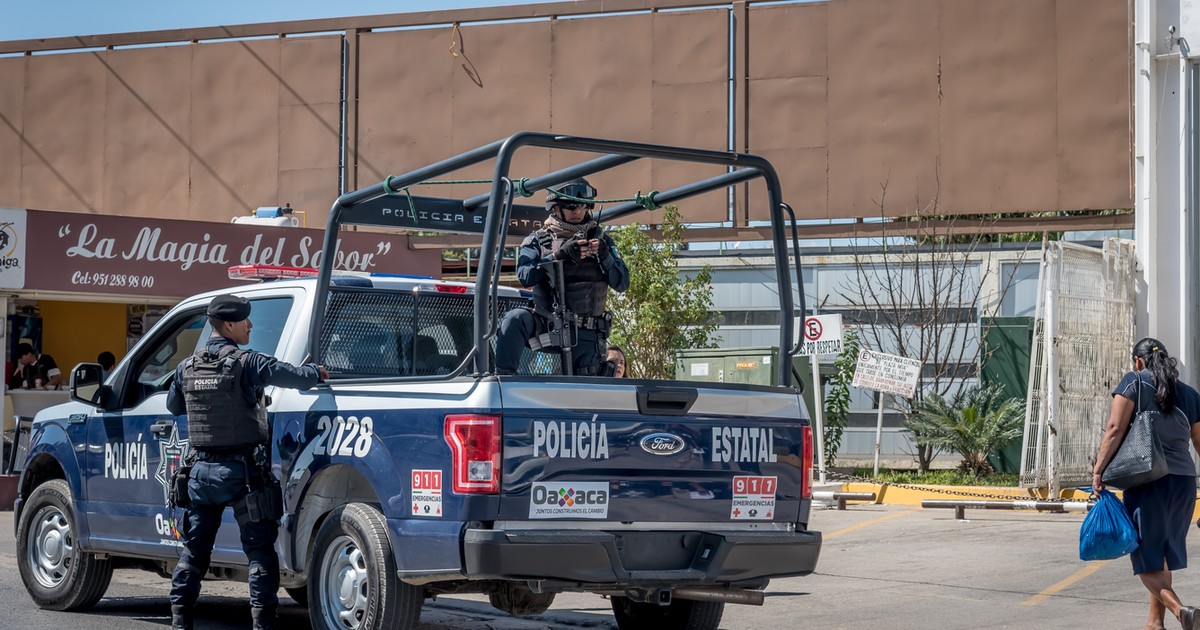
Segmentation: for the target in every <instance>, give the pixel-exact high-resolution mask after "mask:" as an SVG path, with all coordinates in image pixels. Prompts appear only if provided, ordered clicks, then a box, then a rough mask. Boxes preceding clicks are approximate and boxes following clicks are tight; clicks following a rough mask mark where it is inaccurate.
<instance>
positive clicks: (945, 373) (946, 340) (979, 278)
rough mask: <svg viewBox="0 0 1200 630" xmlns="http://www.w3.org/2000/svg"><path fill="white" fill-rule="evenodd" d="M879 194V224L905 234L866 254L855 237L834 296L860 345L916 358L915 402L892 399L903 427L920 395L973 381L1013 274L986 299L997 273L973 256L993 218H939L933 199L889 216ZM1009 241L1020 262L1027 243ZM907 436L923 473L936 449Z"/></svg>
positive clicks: (989, 236) (948, 391)
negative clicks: (849, 273)
mask: <svg viewBox="0 0 1200 630" xmlns="http://www.w3.org/2000/svg"><path fill="white" fill-rule="evenodd" d="M881 189H882V194H881V197H880V201H879V202H878V204H877V205H878V206H879V208H880V215H881V219H882V220H883V221H884V222H885V224H888V225H897V226H901V225H902V226H903V227H904V228H905V231H904V232H905V234H906V236H901V237H889V236H888V235H887V234H886V233H884V234H883V238H882V250H879V247H878V246H875V247H871V248H870V250H868V247H867V246H865V245H864V244H862V243H860V242H859V239H855V243H854V245H852V247H851V249H852V255H853V265H854V275H853V282H852V283H851V282H847V283H846V286H843V287H842V288H841V291H840V292H841V295H842V297H843V298H844V299H846V300H848V301H849V302H850V303H851V304H855V305H856V307H855V308H853V309H852V310H851V312H849V313H846V314H844V317H846V318H847V319H849V320H850V321H851V322H853V323H857V324H859V325H860V326H861V327H862V328H861V331H862V337H863V340H864V342H865V343H864V345H865V346H870V347H873V348H875V349H876V350H880V351H883V352H894V353H896V354H900V355H903V356H905V357H909V358H912V359H917V360H919V361H921V363H922V365H923V369H922V371H921V375H920V377H919V379H918V381H917V389H916V394H915V395H914V400H912V401H908V400H904V399H902V398H896V402H897V405H896V407H897V409H896V410H897V411H899V412H900V413H902V414H904V416H905V419H906V424H907V418H908V417H909V416H910V415H911V413H912V408H913V404H915V403H918V402H920V400H921V399H922V397H924V396H926V395H929V394H937V395H939V396H942V397H946V396H948V395H953V394H955V393H957V390H958V389H959V388H961V387H962V384H963V380H964V379H969V378H975V377H977V376H978V374H979V366H980V361H981V359H985V358H986V357H983V356H982V353H983V338H984V335H985V334H986V329H985V328H986V327H987V326H989V325H990V323H991V321H992V319H991V318H993V317H994V316H995V315H997V314H998V312H999V308H1000V304H1001V303H1002V301H1003V297H1004V294H1005V293H1007V291H1008V289H1009V288H1010V287H1011V285H1012V281H1013V277H1015V274H1014V275H1013V276H1010V277H1009V278H1008V279H1007V280H1004V279H1000V280H1001V281H1000V282H999V285H1000V287H999V292H998V295H985V294H984V290H985V289H984V287H985V286H987V284H988V282H989V278H990V275H991V274H993V273H996V270H995V269H994V268H993V266H992V265H989V264H986V262H980V256H977V255H976V254H977V253H979V252H980V250H981V248H982V247H983V246H984V245H986V244H987V243H989V242H992V241H993V240H996V237H995V235H994V227H995V222H996V219H997V218H998V217H997V216H996V215H991V216H987V215H980V216H962V215H958V216H947V215H939V214H938V213H937V198H936V196H935V197H934V199H933V200H932V201H931V202H929V203H926V204H920V203H918V204H916V205H915V206H914V207H915V208H916V211H915V212H914V213H913V214H911V215H908V216H904V217H900V218H894V215H891V216H889V214H888V212H887V207H886V204H885V203H884V201H885V200H886V196H887V184H886V183H885V184H884V185H883V186H881ZM1011 240H1018V241H1023V242H1024V243H1025V248H1023V249H1022V250H1021V254H1020V258H1021V259H1023V258H1024V254H1025V252H1026V251H1027V248H1028V243H1029V242H1030V239H1029V238H1025V237H1018V238H1013V239H1011ZM872 250H873V251H872ZM851 284H853V286H851ZM973 337H975V338H973ZM883 396H884V395H882V394H881V395H880V400H879V404H881V405H882V404H883V402H884V398H883ZM909 431H910V432H911V433H912V434H913V437H914V441H915V442H916V444H917V452H916V453H915V457H916V460H917V465H918V468H919V470H920V472H925V471H927V470H928V469H929V466H930V463H931V462H932V461H933V458H934V457H935V456H936V455H937V449H936V448H935V447H934V446H932V445H930V444H928V443H926V442H924V441H923V440H922V439H921V435H920V432H919V430H914V429H913V428H912V427H909Z"/></svg>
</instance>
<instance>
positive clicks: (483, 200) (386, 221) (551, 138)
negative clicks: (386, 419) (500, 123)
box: [309, 131, 805, 383]
mask: <svg viewBox="0 0 1200 630" xmlns="http://www.w3.org/2000/svg"><path fill="white" fill-rule="evenodd" d="M521 147H543V148H549V149H561V150H569V151H578V152H584V153H593V154H602V155H601V156H600V157H596V158H593V159H590V160H588V161H585V162H581V163H579V164H576V165H574V166H570V167H567V168H564V169H560V170H556V171H552V172H550V173H546V174H545V175H541V176H539V177H532V178H528V179H521V180H519V181H516V182H514V181H513V180H512V179H511V178H510V177H509V168H510V166H511V164H512V159H513V155H514V154H515V153H516V151H517V149H520V148H521ZM641 158H656V159H666V160H675V161H683V162H698V163H704V164H720V165H724V166H726V167H727V168H728V169H729V170H728V172H726V173H725V174H723V175H718V176H716V177H710V178H707V179H703V180H699V181H696V182H693V183H691V184H687V185H685V186H680V187H677V188H673V189H670V190H667V191H663V192H660V193H657V194H655V195H653V202H654V203H655V204H656V207H660V206H662V205H666V204H669V203H674V202H677V201H681V200H683V199H687V198H689V197H693V196H696V195H700V194H703V193H707V192H711V191H714V190H719V189H722V188H725V187H727V186H731V185H734V184H740V183H745V182H749V181H752V180H755V179H758V178H762V179H763V181H764V182H765V183H766V186H767V193H768V203H769V204H770V217H771V241H772V245H773V249H774V253H775V275H776V281H777V283H778V290H779V301H780V305H779V306H780V310H781V312H782V313H783V316H782V317H781V318H780V324H781V325H780V330H779V348H780V353H781V354H784V353H786V355H785V356H781V357H780V359H781V360H780V361H779V363H778V366H777V368H776V369H777V370H778V371H779V374H778V377H779V380H778V381H777V382H779V383H788V382H790V377H791V374H790V370H791V365H792V362H791V356H792V355H793V354H795V353H796V351H797V350H798V344H795V345H794V344H793V339H792V337H793V334H792V333H793V327H792V325H791V320H792V314H793V313H795V312H796V311H795V310H794V304H793V300H792V276H791V273H790V269H789V266H788V251H789V250H788V242H787V237H786V234H785V231H784V225H785V224H784V214H783V213H784V212H787V213H788V218H789V219H790V220H791V225H792V234H791V246H792V255H793V256H794V257H795V260H796V277H797V278H801V277H802V276H801V273H800V244H799V237H798V235H797V233H796V217H795V213H794V212H793V210H792V208H791V207H790V206H788V205H787V204H786V203H784V202H783V201H782V199H781V197H782V192H781V187H780V184H779V176H778V175H777V174H776V172H775V168H774V167H773V166H772V165H771V163H770V162H768V161H767V160H766V159H764V158H762V157H760V156H757V155H752V154H748V153H735V152H728V151H711V150H704V149H690V148H683V147H673V146H665V145H654V144H643V143H637V142H622V141H617V140H604V139H599V138H583V137H578V136H565V135H556V134H549V133H539V132H528V131H526V132H518V133H515V134H513V135H511V136H508V137H507V138H504V139H501V140H497V141H495V142H492V143H490V144H487V145H484V146H482V147H479V148H476V149H472V150H470V151H467V152H465V153H462V154H460V155H457V156H455V157H452V158H449V159H446V160H443V161H441V162H437V163H434V164H431V165H428V166H425V167H423V168H419V169H416V170H413V171H409V172H407V173H404V174H403V175H395V176H389V177H388V178H387V179H385V180H384V181H382V182H380V183H378V184H374V185H372V186H368V187H366V188H362V189H359V190H355V191H352V192H348V193H345V194H343V195H341V196H340V197H338V198H337V200H336V201H334V203H333V207H331V208H330V210H329V223H328V229H327V230H326V231H325V241H324V244H323V247H322V250H323V255H322V257H321V266H320V271H319V273H318V275H317V286H329V284H330V278H331V276H332V272H333V265H334V262H335V260H336V258H335V255H336V249H337V243H338V232H339V230H340V228H341V226H343V225H363V226H374V227H385V228H407V229H415V228H417V226H416V224H415V221H414V220H412V219H411V218H410V216H409V215H408V214H406V213H404V212H396V211H395V210H390V209H388V208H386V207H383V206H381V205H379V204H378V203H372V202H374V201H377V200H380V199H381V198H387V197H392V196H394V195H398V194H401V193H400V191H402V190H403V191H405V192H404V193H403V194H404V196H405V197H406V199H405V205H406V206H408V208H410V209H411V210H413V211H415V212H421V211H439V212H445V211H451V212H453V213H457V214H462V215H464V216H467V215H469V216H478V215H479V213H480V212H483V213H484V214H483V216H484V225H483V232H482V245H481V253H480V257H479V268H478V272H477V274H476V279H475V293H474V300H475V301H474V314H475V324H474V347H473V349H472V350H471V352H469V353H467V355H466V357H465V358H464V359H463V361H462V363H461V364H460V365H459V366H458V368H457V369H456V370H455V371H454V372H453V374H452V375H458V374H462V373H463V372H464V371H466V370H467V369H468V367H469V366H471V364H472V363H473V366H472V367H473V371H474V373H476V374H488V373H491V372H492V365H491V359H492V357H491V353H490V352H486V351H484V352H481V351H480V348H485V347H486V344H487V342H488V339H490V338H491V337H492V336H493V335H494V334H495V326H496V321H495V319H496V318H498V317H499V315H500V313H497V312H495V311H494V310H490V309H489V305H494V304H495V300H494V297H495V288H496V286H497V283H498V278H499V269H500V264H499V257H500V256H501V255H503V251H504V243H505V241H506V239H507V236H508V228H509V225H510V220H511V217H512V214H513V210H514V207H515V208H517V209H518V210H520V211H522V212H524V213H526V214H529V213H535V214H537V215H541V216H544V215H545V210H544V208H543V207H542V206H527V205H516V206H514V203H513V200H514V197H515V196H516V195H517V194H523V196H529V195H530V194H532V193H533V192H535V191H538V190H543V189H546V188H549V187H551V186H554V185H556V184H560V183H562V182H565V181H568V180H571V179H574V178H576V177H585V176H587V175H591V174H594V173H598V172H601V171H605V170H608V169H612V168H615V167H618V166H622V165H625V164H628V163H630V162H633V161H635V160H638V159H641ZM488 160H494V161H495V166H494V172H493V175H492V182H491V191H490V192H489V193H488V194H486V195H479V196H476V197H471V198H468V199H462V200H460V199H450V198H441V197H423V196H414V195H409V194H408V193H407V191H406V190H405V189H407V188H408V187H409V186H414V185H417V184H420V183H422V182H425V181H427V180H430V179H432V178H434V177H440V176H442V175H446V174H448V173H452V172H454V171H457V170H459V169H462V168H466V167H468V166H472V165H474V164H478V163H480V162H485V161H488ZM640 210H646V208H644V207H643V206H642V205H641V204H639V203H637V202H624V203H621V204H619V205H616V206H614V207H611V208H607V209H605V210H602V211H600V212H598V213H597V216H596V219H597V220H598V221H600V222H601V223H603V222H606V221H609V220H612V219H616V218H620V217H623V216H625V215H628V214H631V213H634V212H637V211H640ZM446 231H471V230H462V229H455V228H454V227H451V228H447V229H446ZM799 298H800V304H799V307H800V308H799V312H800V313H804V310H805V308H804V307H805V305H804V291H803V290H801V291H799ZM328 299H329V296H328V292H327V291H319V292H317V295H316V302H315V307H314V309H313V314H312V322H311V324H312V325H311V326H310V327H309V335H310V338H309V348H310V350H311V352H312V360H314V361H317V362H320V360H321V357H320V356H319V354H320V350H321V344H320V334H321V331H322V324H323V320H324V318H325V311H326V308H327V305H328ZM417 378H424V379H431V380H434V379H436V380H440V379H444V378H448V377H447V376H428V377H417ZM364 380H388V379H386V378H385V379H364Z"/></svg>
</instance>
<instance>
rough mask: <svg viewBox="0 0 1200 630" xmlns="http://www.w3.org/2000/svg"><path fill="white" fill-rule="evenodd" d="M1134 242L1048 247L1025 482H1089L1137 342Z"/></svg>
mask: <svg viewBox="0 0 1200 630" xmlns="http://www.w3.org/2000/svg"><path fill="white" fill-rule="evenodd" d="M1135 265H1136V260H1135V258H1134V250H1133V242H1132V241H1126V240H1119V239H1115V238H1111V239H1108V240H1106V241H1105V243H1104V247H1103V249H1096V248H1091V247H1083V246H1079V245H1073V244H1071V243H1062V242H1054V243H1049V244H1047V246H1046V248H1045V249H1044V250H1043V252H1042V265H1041V273H1040V275H1039V279H1038V285H1039V288H1038V306H1037V315H1036V320H1035V327H1034V338H1033V353H1032V354H1033V357H1032V359H1031V360H1030V365H1029V397H1028V400H1027V406H1026V411H1025V436H1024V440H1023V443H1022V450H1021V485H1022V486H1025V487H1028V488H1048V489H1049V490H1050V491H1051V493H1055V494H1056V493H1057V492H1058V490H1059V488H1062V487H1065V486H1072V485H1087V484H1090V483H1091V479H1092V474H1091V471H1092V465H1093V462H1094V461H1095V457H1096V450H1097V449H1098V447H1099V444H1100V438H1101V436H1102V434H1103V430H1104V425H1105V423H1106V422H1107V420H1108V410H1109V407H1110V404H1111V403H1110V397H1109V392H1111V391H1112V389H1113V387H1115V386H1116V384H1117V382H1118V381H1119V380H1120V378H1121V376H1123V375H1124V374H1125V372H1126V371H1128V369H1129V351H1130V347H1131V346H1132V344H1133V328H1134V319H1133V318H1134V299H1135V283H1136V276H1135Z"/></svg>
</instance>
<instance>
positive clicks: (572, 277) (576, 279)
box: [533, 236, 608, 316]
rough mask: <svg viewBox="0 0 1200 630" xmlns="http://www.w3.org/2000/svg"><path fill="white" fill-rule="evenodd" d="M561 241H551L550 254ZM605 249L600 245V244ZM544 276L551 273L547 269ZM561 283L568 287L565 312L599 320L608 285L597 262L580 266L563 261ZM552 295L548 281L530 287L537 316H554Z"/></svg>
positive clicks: (583, 261)
mask: <svg viewBox="0 0 1200 630" xmlns="http://www.w3.org/2000/svg"><path fill="white" fill-rule="evenodd" d="M563 240H564V239H561V238H558V236H555V237H554V244H553V245H552V246H551V250H550V251H554V250H556V249H557V248H558V247H559V246H560V245H561V244H562V242H563ZM600 246H601V247H604V243H603V241H602V242H601V244H600ZM546 271H547V273H553V270H552V269H551V268H550V267H546ZM563 280H564V282H565V284H566V285H567V291H566V293H567V304H566V308H567V310H568V311H570V312H572V313H574V314H576V315H583V316H588V315H591V316H599V315H603V314H604V304H605V300H606V299H607V298H608V282H607V281H606V280H605V279H604V270H602V269H601V268H600V259H598V258H584V259H583V260H580V261H579V262H573V261H571V260H570V259H567V260H564V261H563ZM554 294H555V291H554V289H553V288H551V286H550V280H548V279H547V280H542V281H541V282H539V283H537V284H536V285H534V287H533V304H534V306H535V307H537V311H538V313H541V314H542V315H544V316H549V315H551V314H552V313H554Z"/></svg>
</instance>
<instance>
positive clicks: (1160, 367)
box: [1092, 338, 1200, 630]
mask: <svg viewBox="0 0 1200 630" xmlns="http://www.w3.org/2000/svg"><path fill="white" fill-rule="evenodd" d="M1133 368H1134V369H1133V371H1132V372H1129V373H1128V374H1126V375H1125V378H1122V379H1121V382H1120V383H1119V384H1118V385H1117V388H1116V389H1115V390H1113V393H1112V397H1113V400H1112V410H1111V412H1110V413H1109V417H1108V426H1107V427H1106V428H1105V431H1104V439H1103V440H1102V441H1101V443H1100V452H1099V453H1097V455H1096V467H1095V468H1093V469H1092V489H1093V490H1095V491H1096V492H1099V491H1100V490H1102V489H1104V481H1103V480H1102V479H1101V476H1102V475H1103V473H1104V470H1105V469H1106V468H1107V467H1108V465H1109V462H1111V461H1112V459H1113V457H1114V456H1115V455H1116V454H1117V451H1118V450H1119V449H1120V448H1121V441H1122V440H1123V439H1124V438H1125V434H1126V432H1127V431H1128V430H1129V425H1130V423H1131V422H1132V421H1133V419H1134V417H1135V416H1136V415H1137V414H1139V413H1141V412H1144V411H1153V412H1159V414H1155V415H1154V432H1155V433H1156V434H1157V435H1158V437H1159V439H1160V440H1161V442H1162V453H1163V455H1164V459H1166V462H1167V474H1166V475H1165V476H1163V477H1161V478H1159V479H1157V480H1155V481H1152V482H1150V483H1147V484H1145V485H1140V486H1136V487H1132V488H1128V489H1126V490H1125V496H1124V501H1125V510H1126V511H1127V512H1129V517H1130V518H1131V519H1132V520H1133V525H1134V528H1136V529H1137V532H1138V548H1137V550H1136V551H1134V552H1133V553H1132V554H1130V556H1129V557H1130V560H1132V562H1133V573H1134V574H1135V575H1137V576H1138V577H1139V578H1140V579H1141V580H1142V584H1143V585H1144V586H1145V587H1146V589H1147V590H1149V591H1150V614H1149V616H1148V618H1147V620H1146V630H1161V629H1163V628H1164V627H1165V626H1164V625H1163V620H1164V619H1165V617H1166V611H1167V610H1170V611H1171V614H1173V615H1175V618H1176V619H1178V620H1179V623H1180V624H1181V625H1182V626H1183V628H1184V630H1200V610H1198V609H1197V608H1195V607H1193V606H1184V605H1183V604H1182V602H1180V601H1179V596H1178V595H1176V594H1175V591H1174V590H1173V589H1172V588H1171V572H1172V571H1178V570H1179V569H1183V568H1185V567H1187V533H1188V528H1189V526H1190V525H1191V522H1192V509H1193V507H1194V506H1195V503H1196V470H1195V466H1194V465H1193V464H1192V456H1191V453H1189V451H1188V440H1189V438H1190V439H1191V442H1192V444H1193V445H1195V446H1196V448H1197V450H1200V424H1197V422H1200V394H1197V393H1196V390H1195V389H1193V388H1192V387H1191V386H1189V385H1187V384H1186V383H1180V382H1179V369H1178V367H1177V362H1176V360H1175V359H1174V358H1172V357H1171V356H1170V355H1168V354H1167V349H1166V347H1165V346H1164V345H1163V344H1162V342H1160V341H1158V340H1157V339H1151V338H1146V339H1142V340H1141V341H1139V342H1137V343H1136V344H1135V345H1134V346H1133ZM1114 483H1117V482H1115V481H1114Z"/></svg>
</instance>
